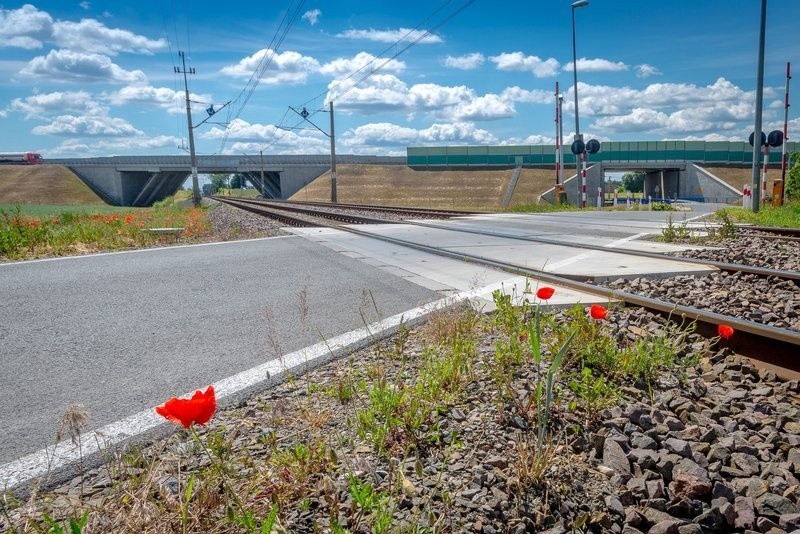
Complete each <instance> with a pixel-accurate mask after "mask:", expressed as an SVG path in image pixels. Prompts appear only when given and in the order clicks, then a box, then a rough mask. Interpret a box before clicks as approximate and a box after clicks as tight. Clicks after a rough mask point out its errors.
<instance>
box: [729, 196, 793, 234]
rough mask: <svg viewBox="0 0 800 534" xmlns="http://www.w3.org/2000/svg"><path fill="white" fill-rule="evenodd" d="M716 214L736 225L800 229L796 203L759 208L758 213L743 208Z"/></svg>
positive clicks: (730, 209)
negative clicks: (745, 224) (725, 216)
mask: <svg viewBox="0 0 800 534" xmlns="http://www.w3.org/2000/svg"><path fill="white" fill-rule="evenodd" d="M717 213H718V217H719V216H724V215H727V216H728V217H729V218H730V219H731V220H732V221H735V222H738V223H748V224H755V225H758V226H779V227H782V228H800V202H797V201H795V202H790V203H787V204H785V205H783V206H781V207H779V208H772V207H765V208H761V209H759V211H758V213H753V212H752V211H751V210H746V209H744V208H725V209H724V210H720V211H719V212H717ZM723 214H724V215H723Z"/></svg>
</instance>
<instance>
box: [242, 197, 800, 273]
mask: <svg viewBox="0 0 800 534" xmlns="http://www.w3.org/2000/svg"><path fill="white" fill-rule="evenodd" d="M245 201H247V202H253V201H252V200H249V199H247V200H245ZM254 203H255V202H254ZM259 204H263V203H261V202H259ZM327 205H329V206H332V207H333V205H332V204H327ZM276 209H284V208H283V206H280V207H276ZM286 209H290V208H286ZM301 213H303V211H301ZM306 213H309V214H311V212H310V211H307V212H306ZM317 213H323V214H328V213H330V214H333V212H328V211H321V212H317ZM354 217H356V216H354ZM363 222H364V223H366V224H376V223H377V224H410V225H414V226H421V227H425V228H433V229H438V230H446V231H451V232H463V233H469V234H476V235H484V236H487V237H500V238H504V239H515V240H518V241H526V242H531V243H540V244H544V245H554V246H561V247H569V248H580V249H584V250H592V251H596V252H607V253H612V254H624V255H628V256H637V257H641V258H648V259H653V260H662V261H674V262H678V263H690V264H694V265H702V266H705V267H714V268H716V269H719V270H720V271H725V272H731V273H734V272H742V273H747V274H755V275H758V276H764V277H770V276H774V277H777V278H782V279H784V280H791V281H793V282H794V283H795V284H799V285H800V271H782V270H778V269H770V268H768V267H754V266H751V265H742V264H738V263H727V262H720V261H713V260H704V259H699V258H683V257H680V256H669V255H667V254H660V253H657V252H646V251H639V250H629V249H618V248H613V249H612V248H608V247H606V246H602V245H590V244H588V243H570V242H568V241H560V240H558V239H548V238H543V237H530V236H519V235H514V234H508V233H505V232H494V231H491V230H479V229H474V228H453V227H450V226H445V225H441V224H437V223H429V222H422V221H415V220H405V221H402V222H398V221H389V220H384V219H379V218H377V219H372V220H370V218H364V219H363ZM569 277H570V278H572V279H577V280H585V281H588V280H592V279H593V278H592V277H590V276H583V277H581V276H569Z"/></svg>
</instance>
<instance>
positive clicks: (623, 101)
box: [564, 78, 775, 138]
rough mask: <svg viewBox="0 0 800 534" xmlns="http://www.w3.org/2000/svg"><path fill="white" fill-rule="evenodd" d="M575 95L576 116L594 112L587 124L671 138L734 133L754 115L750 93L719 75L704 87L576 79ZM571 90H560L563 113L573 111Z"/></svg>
mask: <svg viewBox="0 0 800 534" xmlns="http://www.w3.org/2000/svg"><path fill="white" fill-rule="evenodd" d="M578 94H579V97H580V111H581V117H597V120H596V121H595V122H594V123H593V124H592V125H591V127H593V128H595V129H597V130H599V131H602V132H604V133H652V134H661V135H668V136H671V137H673V138H676V137H677V138H685V137H687V136H694V137H702V136H704V135H705V134H711V133H717V134H719V135H722V136H724V137H728V136H734V134H736V135H739V134H738V132H739V130H741V129H742V128H743V124H744V123H746V122H747V121H750V120H752V117H753V114H754V108H753V101H754V99H755V98H754V92H753V91H744V90H742V89H741V88H739V87H737V86H736V85H734V84H733V83H731V82H730V81H728V80H726V79H725V78H719V79H717V80H716V81H715V82H714V83H712V84H709V85H706V86H698V85H695V84H687V83H655V84H650V85H648V86H647V87H645V88H643V89H633V88H631V87H611V86H603V85H588V84H584V83H579V84H578ZM573 95H574V92H573V89H572V88H570V90H569V95H565V101H564V109H565V111H566V112H573V111H574V104H573ZM774 95H775V89H774V88H769V87H767V88H765V96H766V97H767V98H773V97H774ZM769 111H770V112H771V113H774V111H772V110H771V109H770V110H769ZM739 137H741V135H739Z"/></svg>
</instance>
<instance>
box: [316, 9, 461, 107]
mask: <svg viewBox="0 0 800 534" xmlns="http://www.w3.org/2000/svg"><path fill="white" fill-rule="evenodd" d="M452 1H453V0H445V2H444V3H442V4H441V5H440V6H439V7H438V8H436V9H435V10H434V11H433V12H432V13H431V14H430V15H428V16H427V17H425V19H423V20H421V21H420V22H419V23H418V24H417V25H416V26H414V27H413V28H411V29H410V30H408V31H407V32H406V33H405V34H404V35H403V36H402V37H400V38H399V39H398V40H396V41H395V42H394V43H392V44H391V45H389V46H388V47H386V49H384V50H383V51H382V52H381V53H379V54H378V55H377V56H373V57H372V59H371V60H370V61H368V62H367V63H365V64H364V65H362V66H361V67H359V68H358V69H356V70H354V71H353V72H351V73H350V74H348V75H347V76H345V77H344V78H342V79H340V80H337V81H336V83H334V84H333V85H332V86H329V87H328V89H326V90H325V91H324V92H322V93H320V94H318V95H316V96H314V97H313V98H310V99H309V100H307V101H305V102H303V104H301V106H302V107H305V106H307V105H308V104H310V103H311V102H314V101H315V100H317V99H319V98H321V97H323V96H325V95H326V94H328V93H329V92H331V91H332V90H334V89H336V88H337V87H339V86H340V85H342V84H343V83H344V82H346V81H347V80H349V79H351V78H353V77H354V76H356V75H357V74H358V73H359V72H361V71H363V70H364V69H366V68H368V67H369V66H370V65H372V64H373V63H375V62H376V61H378V60H379V59H381V58H382V57H383V56H384V55H385V54H387V53H388V52H390V51H391V50H392V49H394V48H395V47H396V46H397V45H399V44H400V43H402V42H403V41H405V40H406V38H407V37H408V36H409V35H411V34H413V33H414V32H416V31H419V28H420V26H422V25H423V24H425V23H427V22H428V21H429V20H430V19H432V18H433V17H434V16H435V15H436V14H437V13H439V12H440V11H441V10H443V9H444V8H445V7H447V5H448V4H450V3H451V2H452ZM473 1H474V0H473ZM429 35H431V32H430V31H425V32H423V34H422V36H421V37H420V38H419V39H418V40H417V41H416V42H418V41H420V40H422V39H424V38H426V37H428V36H429ZM416 42H415V43H414V44H416ZM412 46H413V45H412ZM394 57H396V56H394ZM394 57H393V58H390V61H391V59H394ZM387 63H388V61H387V62H384V63H383V64H382V65H381V66H380V67H378V68H377V69H375V70H374V71H371V72H377V71H379V70H380V69H381V68H382V67H384V66H386V64H387Z"/></svg>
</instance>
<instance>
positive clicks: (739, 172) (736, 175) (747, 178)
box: [702, 165, 753, 191]
mask: <svg viewBox="0 0 800 534" xmlns="http://www.w3.org/2000/svg"><path fill="white" fill-rule="evenodd" d="M702 168H703V169H705V170H707V171H708V172H710V173H711V174H713V175H714V176H716V177H717V178H719V179H720V180H723V181H724V182H726V183H728V184H729V185H731V186H732V187H735V188H736V190H737V191H741V190H742V187H743V186H744V184H750V183H752V180H753V171H752V169H737V168H735V167H709V166H705V165H703V166H702Z"/></svg>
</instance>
